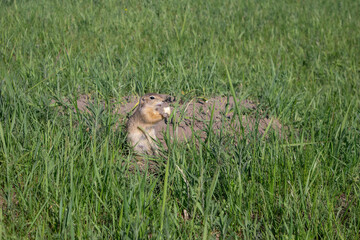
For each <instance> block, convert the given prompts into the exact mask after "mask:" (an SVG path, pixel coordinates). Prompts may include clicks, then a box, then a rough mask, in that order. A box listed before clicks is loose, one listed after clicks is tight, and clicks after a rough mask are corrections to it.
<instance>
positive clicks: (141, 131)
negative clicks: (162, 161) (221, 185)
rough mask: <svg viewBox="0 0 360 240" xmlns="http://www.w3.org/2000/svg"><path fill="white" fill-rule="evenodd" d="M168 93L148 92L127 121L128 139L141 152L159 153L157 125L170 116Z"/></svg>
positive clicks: (136, 150)
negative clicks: (156, 141)
mask: <svg viewBox="0 0 360 240" xmlns="http://www.w3.org/2000/svg"><path fill="white" fill-rule="evenodd" d="M170 100H171V98H170V97H169V96H168V95H163V94H156V93H148V94H146V95H144V96H142V97H141V98H140V100H139V104H138V106H137V109H136V111H135V112H134V114H133V115H132V116H131V117H130V118H129V120H128V122H127V127H126V128H127V140H128V142H129V144H130V145H131V146H132V147H133V148H134V150H135V152H137V153H139V154H148V155H157V154H158V151H157V145H156V143H155V141H154V140H155V139H156V132H155V125H156V124H157V123H159V122H160V121H161V120H163V119H165V118H167V117H169V115H170V107H169V106H168V102H170Z"/></svg>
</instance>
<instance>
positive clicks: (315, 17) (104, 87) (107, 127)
mask: <svg viewBox="0 0 360 240" xmlns="http://www.w3.org/2000/svg"><path fill="white" fill-rule="evenodd" d="M359 12H360V2H359V1H352V0H344V1H335V0H329V1H320V0H319V1H311V0H305V1H290V0H283V1H275V0H270V1H250V0H244V1H235V0H225V1H218V0H215V1H200V0H198V1H185V0H176V1H173V0H171V1H154V2H151V1H115V0H108V1H96V0H94V1H90V0H89V1H70V0H64V1H45V0H40V1H19V0H18V1H16V0H13V1H12V0H3V1H1V2H0V172H1V174H0V186H1V190H0V203H1V208H0V238H1V239H11V238H13V239H19V238H37V239H58V238H61V239H63V238H64V239H68V238H69V239H70V238H71V239H73V238H79V239H82V238H93V239H101V238H110V239H120V238H121V239H144V238H150V237H152V238H163V239H170V238H171V239H178V238H184V239H200V238H205V239H206V238H215V236H219V237H220V238H221V239H224V238H229V239H234V238H239V239H257V238H258V239H274V238H276V239H314V238H316V239H323V238H325V239H359V238H360V231H359V229H360V219H359V216H360V203H359V197H360V193H359V191H360V57H359V56H360V38H359V36H360V15H359ZM229 79H231V81H229ZM182 91H183V92H184V93H185V94H186V96H188V97H192V96H205V97H211V96H216V95H231V94H232V93H234V94H235V95H236V96H237V97H239V98H240V97H242V96H248V97H249V98H250V99H253V100H255V101H257V102H258V103H259V111H258V112H257V114H259V116H261V115H262V114H267V115H269V116H272V117H275V118H278V119H279V120H280V121H281V122H282V123H283V124H284V125H285V126H287V130H286V131H285V132H284V134H282V136H279V135H278V134H276V133H275V132H272V131H269V132H267V135H268V137H267V138H262V137H261V136H258V135H257V134H256V133H255V132H250V134H248V135H246V136H245V137H244V136H243V134H242V133H237V134H236V137H235V139H234V138H233V137H231V133H228V132H226V131H223V132H221V133H220V134H218V135H211V136H210V138H209V139H208V140H207V141H206V142H205V143H203V144H201V145H200V146H197V145H196V144H195V141H189V142H188V143H187V144H184V143H179V144H170V146H169V150H168V151H167V152H165V154H166V155H167V157H168V159H169V161H167V162H166V161H165V159H164V158H162V159H159V161H162V162H163V165H162V167H161V168H160V170H159V172H158V174H157V175H156V176H153V175H149V176H146V174H141V173H136V172H135V173H129V171H128V163H129V161H130V160H131V158H132V154H131V153H130V154H129V153H128V152H129V151H128V148H127V145H126V143H125V134H124V131H123V130H124V129H123V125H122V124H121V125H120V127H119V129H118V130H116V131H113V130H112V127H113V125H114V124H115V123H116V122H118V121H119V116H114V115H112V114H111V109H110V108H109V107H106V108H102V107H101V105H100V104H97V103H96V104H94V106H92V107H93V111H94V114H93V115H86V114H73V113H69V114H65V115H61V114H58V112H57V109H56V108H54V107H51V106H50V104H49V103H50V100H51V99H55V98H62V97H64V96H65V97H71V98H74V99H75V98H76V96H77V95H79V94H91V95H92V96H93V97H94V98H95V99H97V100H98V101H99V102H100V101H106V102H109V101H110V100H111V99H120V98H121V97H122V96H126V95H129V94H143V93H146V92H162V93H169V94H173V95H180V94H181V92H182ZM237 110H239V109H237ZM234 142H237V143H238V144H237V145H235V144H234ZM184 210H186V212H187V213H188V214H189V219H187V220H186V221H185V220H184V217H183V215H184Z"/></svg>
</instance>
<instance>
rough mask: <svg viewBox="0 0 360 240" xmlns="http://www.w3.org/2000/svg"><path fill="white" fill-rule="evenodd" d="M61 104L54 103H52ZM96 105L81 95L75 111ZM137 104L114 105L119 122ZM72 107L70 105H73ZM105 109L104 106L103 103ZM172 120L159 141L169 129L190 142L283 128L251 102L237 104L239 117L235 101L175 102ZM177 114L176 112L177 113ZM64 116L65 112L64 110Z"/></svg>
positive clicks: (160, 130)
mask: <svg viewBox="0 0 360 240" xmlns="http://www.w3.org/2000/svg"><path fill="white" fill-rule="evenodd" d="M56 102H58V101H55V100H53V101H52V102H51V103H53V104H54V103H56ZM63 102H66V103H69V100H67V99H63ZM93 102H94V101H93V100H92V99H91V98H90V97H89V96H88V95H81V96H79V97H78V98H77V100H76V106H75V107H74V106H73V107H72V109H73V111H75V112H76V111H77V110H79V111H80V112H87V113H90V114H91V111H90V110H89V106H90V105H91V104H92V103H93ZM137 103H138V97H135V96H128V97H123V98H122V99H120V101H115V100H113V101H111V102H110V103H109V104H110V105H111V106H110V107H111V109H112V112H113V113H114V114H118V115H119V116H120V119H119V121H121V122H124V121H126V119H125V118H126V116H129V115H130V114H131V113H132V112H133V111H134V110H135V106H136V105H137ZM70 105H71V104H70ZM101 105H103V107H105V103H101ZM171 105H172V111H173V117H172V118H171V119H167V120H165V121H162V122H160V123H158V124H157V125H156V130H157V131H156V132H157V137H158V139H159V140H160V142H161V143H162V144H163V145H164V146H165V144H164V133H165V132H166V129H167V125H168V126H169V134H170V137H171V138H176V139H177V140H179V141H183V140H186V139H191V138H192V136H193V134H195V135H196V137H197V138H199V139H203V140H204V139H206V137H207V134H208V132H209V130H212V131H214V132H215V133H219V131H228V133H229V132H230V133H231V132H232V133H234V134H235V133H238V132H239V131H240V132H241V133H246V134H247V133H249V132H250V131H257V132H258V134H260V135H262V134H264V133H265V131H266V129H267V128H268V126H269V124H271V128H270V129H272V130H275V131H277V132H278V133H279V134H281V130H282V125H281V123H280V122H279V121H278V120H277V119H274V118H273V119H270V118H269V117H267V116H261V115H262V114H259V113H261V111H259V110H258V109H257V105H256V104H255V103H254V102H252V101H249V100H243V101H239V102H238V109H239V113H240V114H239V115H240V116H241V118H238V117H237V116H235V112H236V105H235V101H234V98H233V97H214V98H210V99H207V100H206V99H203V98H197V99H192V100H191V101H188V102H183V101H181V100H180V101H174V102H173V103H172V104H171ZM174 110H175V111H174ZM60 111H61V112H64V108H61V110H60Z"/></svg>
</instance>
